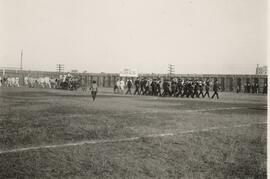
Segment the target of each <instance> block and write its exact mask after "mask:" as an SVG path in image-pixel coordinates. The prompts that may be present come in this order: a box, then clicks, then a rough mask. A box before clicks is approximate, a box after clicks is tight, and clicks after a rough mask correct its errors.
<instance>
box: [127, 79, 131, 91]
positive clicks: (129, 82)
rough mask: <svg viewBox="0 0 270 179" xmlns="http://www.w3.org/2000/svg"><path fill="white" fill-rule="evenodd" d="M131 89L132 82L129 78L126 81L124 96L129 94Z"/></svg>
mask: <svg viewBox="0 0 270 179" xmlns="http://www.w3.org/2000/svg"><path fill="white" fill-rule="evenodd" d="M131 87H132V81H131V80H130V78H129V79H128V80H127V88H128V89H127V92H126V94H128V93H129V94H131Z"/></svg>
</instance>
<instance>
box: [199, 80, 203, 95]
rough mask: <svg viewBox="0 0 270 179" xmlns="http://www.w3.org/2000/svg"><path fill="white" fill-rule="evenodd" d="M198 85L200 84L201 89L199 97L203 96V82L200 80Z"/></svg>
mask: <svg viewBox="0 0 270 179" xmlns="http://www.w3.org/2000/svg"><path fill="white" fill-rule="evenodd" d="M198 85H199V90H200V92H199V94H198V98H199V97H200V96H201V95H202V97H203V83H201V82H200V83H199V84H198Z"/></svg>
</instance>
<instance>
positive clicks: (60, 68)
mask: <svg viewBox="0 0 270 179" xmlns="http://www.w3.org/2000/svg"><path fill="white" fill-rule="evenodd" d="M56 71H58V72H63V71H64V64H56Z"/></svg>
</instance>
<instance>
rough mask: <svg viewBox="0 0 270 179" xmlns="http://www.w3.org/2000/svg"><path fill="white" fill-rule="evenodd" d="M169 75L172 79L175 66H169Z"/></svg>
mask: <svg viewBox="0 0 270 179" xmlns="http://www.w3.org/2000/svg"><path fill="white" fill-rule="evenodd" d="M168 73H169V77H170V78H171V76H172V74H173V73H174V65H172V64H169V65H168Z"/></svg>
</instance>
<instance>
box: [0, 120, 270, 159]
mask: <svg viewBox="0 0 270 179" xmlns="http://www.w3.org/2000/svg"><path fill="white" fill-rule="evenodd" d="M256 124H267V122H258V123H250V124H239V125H236V126H231V127H210V128H205V129H200V130H187V131H182V132H177V133H164V134H150V135H146V136H140V137H129V138H122V139H111V140H88V141H81V142H75V143H67V144H57V145H45V146H37V147H26V148H17V149H11V150H5V151H0V154H8V153H17V152H23V151H29V150H39V149H49V148H60V147H70V146H80V145H85V144H104V143H119V142H132V141H136V140H139V139H142V138H157V137H167V136H176V135H179V134H191V133H199V132H207V131H213V130H220V129H231V128H241V127H250V126H252V125H256Z"/></svg>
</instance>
